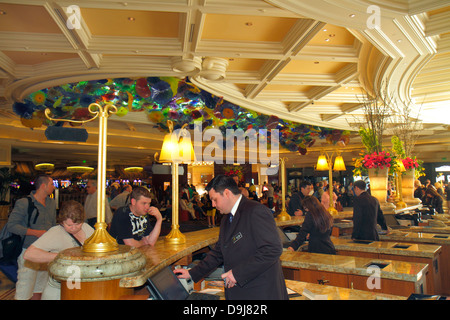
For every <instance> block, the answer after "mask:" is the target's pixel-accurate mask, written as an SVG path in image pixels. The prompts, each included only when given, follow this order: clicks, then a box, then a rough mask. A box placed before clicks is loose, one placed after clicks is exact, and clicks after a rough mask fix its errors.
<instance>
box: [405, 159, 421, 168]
mask: <svg viewBox="0 0 450 320" xmlns="http://www.w3.org/2000/svg"><path fill="white" fill-rule="evenodd" d="M402 162H403V165H404V166H405V169H415V168H418V167H419V162H418V161H417V159H416V158H414V159H411V158H410V157H406V158H405V159H402Z"/></svg>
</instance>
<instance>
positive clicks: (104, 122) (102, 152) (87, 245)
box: [45, 103, 119, 253]
mask: <svg viewBox="0 0 450 320" xmlns="http://www.w3.org/2000/svg"><path fill="white" fill-rule="evenodd" d="M96 109H97V110H96ZM50 112H51V111H50V109H48V108H47V109H45V116H46V117H47V119H49V120H51V121H63V122H70V123H81V124H83V123H86V122H91V121H93V120H95V119H97V118H99V119H100V121H99V129H98V164H97V174H98V177H97V180H98V189H97V223H96V224H95V231H94V233H93V234H92V236H91V237H90V238H88V239H86V241H85V242H84V244H83V251H84V252H95V253H104V252H111V251H116V250H118V249H119V245H118V244H117V241H116V239H114V238H113V237H111V236H110V235H109V233H108V231H107V230H106V227H107V225H106V222H105V186H106V146H107V144H106V138H107V134H108V131H107V130H108V117H109V115H110V114H114V113H116V112H117V108H116V106H114V105H113V104H106V105H105V106H104V107H102V106H100V105H99V104H97V103H92V104H90V105H89V112H90V113H92V114H94V117H92V118H91V119H89V120H68V119H54V118H51V117H50Z"/></svg>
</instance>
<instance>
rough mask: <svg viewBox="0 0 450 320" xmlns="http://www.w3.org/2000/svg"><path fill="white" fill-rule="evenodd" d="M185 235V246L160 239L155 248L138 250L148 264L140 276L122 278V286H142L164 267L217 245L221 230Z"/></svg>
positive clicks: (147, 247)
mask: <svg viewBox="0 0 450 320" xmlns="http://www.w3.org/2000/svg"><path fill="white" fill-rule="evenodd" d="M184 235H185V236H186V242H185V243H183V244H169V243H167V242H166V241H165V239H164V237H160V238H159V239H158V241H157V242H156V244H155V245H154V246H153V247H151V246H143V247H140V248H138V250H139V251H141V252H142V253H143V254H144V256H145V257H146V258H147V264H146V266H145V267H144V269H143V270H142V272H141V273H140V274H139V275H137V276H132V277H124V278H122V279H121V280H120V286H121V287H127V288H131V287H138V286H141V285H143V284H144V283H145V281H147V279H148V278H149V277H150V276H151V275H153V274H155V273H157V272H158V271H159V270H161V269H163V268H164V267H166V266H169V265H171V264H172V263H174V262H176V261H177V260H179V259H181V258H183V257H185V256H187V255H189V254H191V253H192V252H195V251H197V250H200V249H202V248H204V247H207V246H209V245H211V244H214V243H216V242H217V240H218V239H219V228H209V229H204V230H199V231H194V232H188V233H184Z"/></svg>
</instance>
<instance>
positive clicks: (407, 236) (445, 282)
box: [380, 230, 450, 295]
mask: <svg viewBox="0 0 450 320" xmlns="http://www.w3.org/2000/svg"><path fill="white" fill-rule="evenodd" d="M380 240H381V241H389V242H401V243H405V242H406V243H417V244H434V245H439V246H441V247H442V253H441V268H442V270H441V275H442V279H441V283H442V291H443V293H444V294H446V295H450V234H437V233H436V234H435V233H421V232H404V231H403V230H394V231H391V232H389V233H388V234H384V235H380Z"/></svg>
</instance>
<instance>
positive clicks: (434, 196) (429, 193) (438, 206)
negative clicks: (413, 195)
mask: <svg viewBox="0 0 450 320" xmlns="http://www.w3.org/2000/svg"><path fill="white" fill-rule="evenodd" d="M425 198H426V199H427V200H428V201H424V202H425V203H426V204H427V205H428V206H429V207H430V208H433V209H434V210H435V211H436V212H437V213H444V209H443V208H442V204H443V203H444V198H442V196H441V195H440V194H439V193H438V192H437V191H436V190H435V189H434V188H433V187H429V188H427V190H426V191H425Z"/></svg>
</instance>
